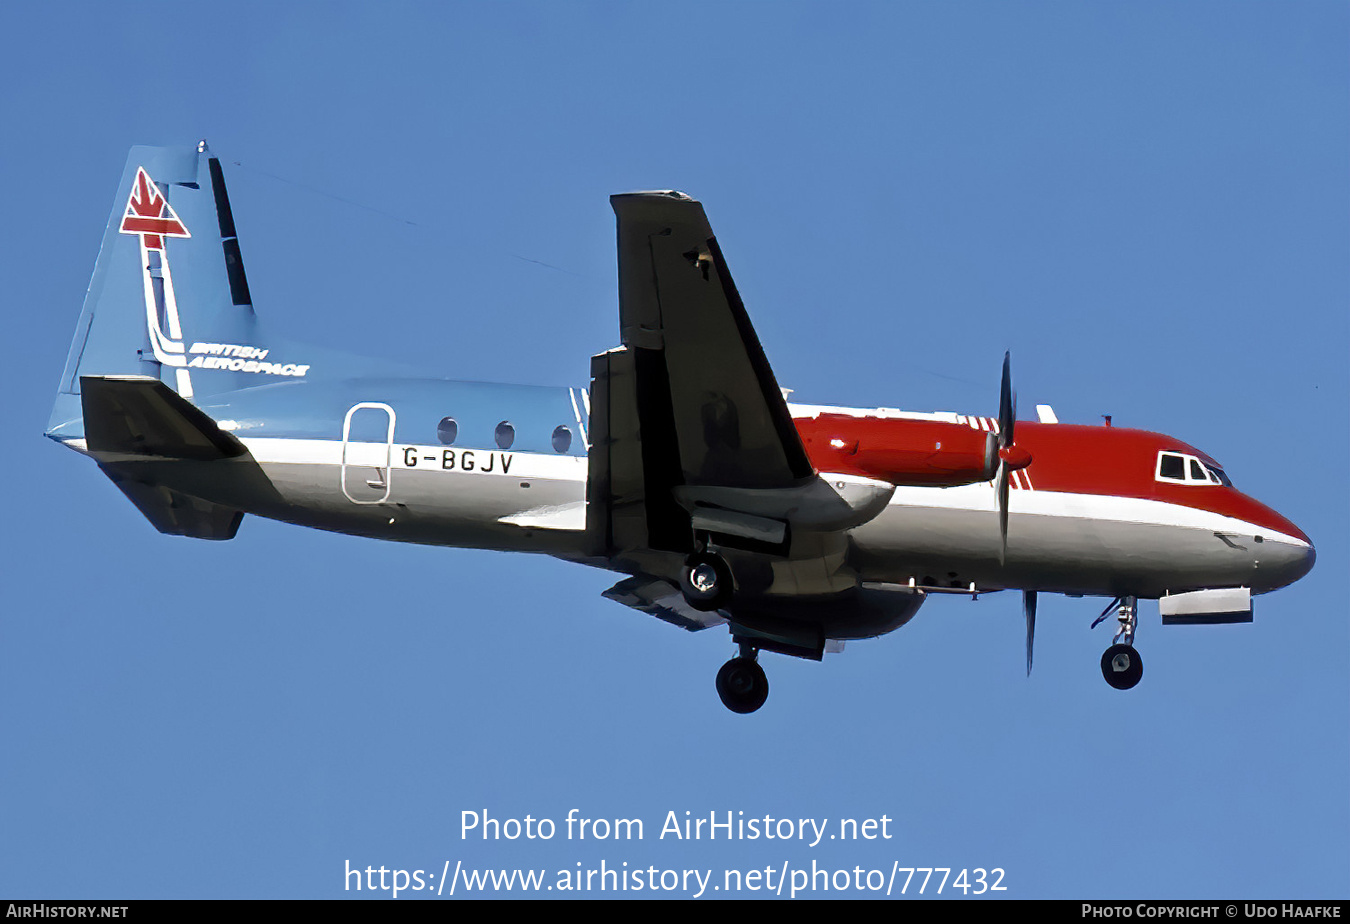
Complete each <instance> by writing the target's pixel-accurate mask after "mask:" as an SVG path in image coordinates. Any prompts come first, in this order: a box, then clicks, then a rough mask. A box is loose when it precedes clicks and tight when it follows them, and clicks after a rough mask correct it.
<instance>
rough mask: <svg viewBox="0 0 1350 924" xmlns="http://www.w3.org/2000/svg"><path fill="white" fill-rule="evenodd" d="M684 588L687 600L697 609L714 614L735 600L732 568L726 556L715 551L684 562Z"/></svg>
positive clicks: (700, 554)
mask: <svg viewBox="0 0 1350 924" xmlns="http://www.w3.org/2000/svg"><path fill="white" fill-rule="evenodd" d="M680 590H681V591H682V592H683V593H684V599H685V602H686V603H688V604H689V605H690V606H692V607H693V608H694V609H696V610H700V611H701V612H704V613H710V612H712V611H713V610H716V609H721V608H722V607H724V606H726V605H727V603H729V602H730V601H731V593H732V582H731V568H730V567H729V566H728V565H727V562H726V559H724V558H723V557H722V556H721V555H717V554H714V553H712V552H698V553H695V554H693V555H690V556H689V557H688V558H687V559H685V562H684V572H683V573H682V574H681V577H680Z"/></svg>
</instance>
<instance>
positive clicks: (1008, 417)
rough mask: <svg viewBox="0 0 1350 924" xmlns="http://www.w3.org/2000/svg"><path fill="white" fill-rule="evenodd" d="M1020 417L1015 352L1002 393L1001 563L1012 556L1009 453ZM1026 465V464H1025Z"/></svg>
mask: <svg viewBox="0 0 1350 924" xmlns="http://www.w3.org/2000/svg"><path fill="white" fill-rule="evenodd" d="M1016 417H1017V396H1016V395H1015V394H1013V390H1012V352H1011V351H1009V352H1005V353H1004V354H1003V383H1002V385H1000V386H999V390H998V447H999V460H998V475H997V477H996V479H995V494H996V500H997V502H998V531H999V537H1000V544H999V552H998V563H999V564H1000V565H1002V564H1004V563H1005V560H1006V559H1007V557H1008V479H1009V476H1010V475H1011V472H1010V470H1009V465H1008V462H1009V459H1011V458H1012V454H1011V453H1010V452H1009V451H1008V450H1010V449H1011V448H1012V445H1013V427H1014V425H1015V419H1016ZM1023 464H1025V463H1023Z"/></svg>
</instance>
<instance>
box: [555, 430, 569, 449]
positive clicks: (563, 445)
mask: <svg viewBox="0 0 1350 924" xmlns="http://www.w3.org/2000/svg"><path fill="white" fill-rule="evenodd" d="M571 448H572V431H571V430H569V429H567V428H566V427H558V428H557V429H555V430H554V431H553V451H554V452H566V451H567V450H569V449H571Z"/></svg>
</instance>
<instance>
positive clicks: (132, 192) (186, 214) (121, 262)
mask: <svg viewBox="0 0 1350 924" xmlns="http://www.w3.org/2000/svg"><path fill="white" fill-rule="evenodd" d="M282 349H283V350H284V348H282ZM308 368H309V367H308V366H306V365H301V364H297V363H295V362H294V361H293V359H292V358H290V357H286V356H279V355H274V350H273V349H272V347H271V346H270V345H269V344H268V343H267V342H264V340H263V337H262V333H261V331H260V330H259V327H258V323H257V318H256V316H255V315H254V312H253V298H252V295H251V293H250V291H249V286H248V278H247V277H246V276H245V274H244V263H243V258H242V256H241V254H240V249H239V239H238V235H237V233H236V229H235V223H234V214H233V211H232V210H231V208H230V200H229V195H228V194H227V193H226V191H225V177H224V172H223V171H222V169H221V165H220V161H219V160H217V159H216V158H215V157H214V156H212V154H211V152H210V151H209V150H207V147H206V143H205V142H202V143H201V144H199V145H197V146H195V147H190V148H153V147H135V148H132V149H131V153H130V155H129V156H128V158H127V163H126V168H125V169H124V170H123V171H122V181H121V183H120V184H119V185H118V188H117V195H116V197H115V198H114V200H113V209H112V214H111V215H110V216H109V219H108V227H107V230H106V231H105V232H104V235H103V245H102V248H101V249H100V250H99V255H98V262H97V263H96V264H95V266H94V275H93V278H92V279H91V280H90V282H89V291H88V293H87V294H86V296H85V300H84V310H83V311H82V312H81V314H80V320H79V324H78V326H77V327H76V330H75V338H74V340H73V342H72V343H71V348H70V355H69V356H68V358H67V359H66V368H65V372H64V373H63V374H62V376H61V385H60V389H59V391H58V394H57V399H56V405H55V407H54V408H53V409H52V418H51V421H50V423H49V425H48V431H47V432H48V435H49V436H52V437H54V438H56V439H73V438H80V437H82V436H83V435H84V432H83V431H84V428H83V421H82V418H81V407H80V377H81V376H107V375H141V376H148V377H151V378H155V379H158V380H159V381H161V382H163V383H164V384H165V385H166V386H168V387H169V388H171V389H173V391H175V392H177V393H178V394H179V395H180V396H182V397H183V398H186V399H187V400H189V401H196V399H197V398H198V397H199V396H204V395H213V394H220V393H222V392H228V391H234V390H236V389H240V388H247V387H249V386H251V385H261V384H266V383H268V382H275V381H283V380H288V379H294V378H297V377H303V376H304V375H305V374H306V372H307V371H308Z"/></svg>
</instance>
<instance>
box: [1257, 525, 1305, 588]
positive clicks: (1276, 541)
mask: <svg viewBox="0 0 1350 924" xmlns="http://www.w3.org/2000/svg"><path fill="white" fill-rule="evenodd" d="M1299 537H1301V538H1299ZM1299 537H1295V536H1279V537H1276V536H1266V537H1263V540H1262V543H1261V545H1260V546H1258V547H1257V548H1259V549H1260V551H1259V552H1258V553H1257V554H1258V555H1259V558H1258V563H1257V569H1258V571H1259V572H1260V574H1261V577H1262V583H1263V584H1266V585H1267V586H1268V587H1269V588H1270V589H1271V590H1274V589H1275V588H1277V587H1284V586H1285V585H1287V584H1292V583H1294V582H1295V581H1297V580H1298V579H1299V578H1301V577H1303V576H1304V575H1305V574H1307V573H1308V572H1309V571H1311V570H1312V566H1313V563H1314V562H1316V561H1317V550H1316V549H1314V548H1313V544H1312V543H1311V542H1309V541H1308V537H1307V536H1305V535H1303V533H1302V532H1300V533H1299Z"/></svg>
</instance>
